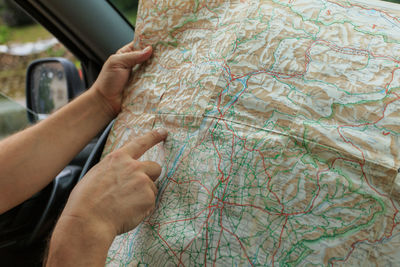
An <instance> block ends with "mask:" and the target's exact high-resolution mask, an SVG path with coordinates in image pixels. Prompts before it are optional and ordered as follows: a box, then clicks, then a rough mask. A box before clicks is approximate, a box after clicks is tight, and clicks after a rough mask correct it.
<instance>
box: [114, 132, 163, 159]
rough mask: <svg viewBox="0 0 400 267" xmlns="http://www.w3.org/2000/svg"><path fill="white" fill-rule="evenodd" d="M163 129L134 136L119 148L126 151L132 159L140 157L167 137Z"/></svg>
mask: <svg viewBox="0 0 400 267" xmlns="http://www.w3.org/2000/svg"><path fill="white" fill-rule="evenodd" d="M167 136H168V132H167V130H165V129H157V130H153V131H151V132H148V133H146V134H144V135H142V136H140V137H137V138H135V139H134V140H132V141H131V142H130V143H128V144H127V145H125V146H124V147H122V148H121V149H122V150H123V151H125V152H126V153H128V155H130V156H131V157H132V158H133V159H138V158H140V157H141V156H142V155H143V154H144V153H145V152H146V151H147V150H149V149H150V148H152V147H153V146H155V145H156V144H158V143H160V142H161V141H163V140H165V138H167Z"/></svg>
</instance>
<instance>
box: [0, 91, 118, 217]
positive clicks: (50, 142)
mask: <svg viewBox="0 0 400 267" xmlns="http://www.w3.org/2000/svg"><path fill="white" fill-rule="evenodd" d="M112 117H113V115H112V112H111V110H110V107H108V106H107V104H106V103H105V102H104V100H103V99H102V98H101V97H100V95H99V94H98V92H97V91H96V90H93V89H91V90H89V91H88V92H86V93H84V94H83V95H81V96H80V97H78V98H77V99H75V100H74V101H73V102H72V103H70V104H69V105H67V106H65V107H64V108H62V109H60V110H59V111H57V112H56V113H54V114H53V115H51V116H50V117H49V118H47V119H46V120H44V121H42V122H40V123H38V124H36V125H34V126H32V127H30V128H28V129H26V130H25V131H22V132H20V133H18V134H16V135H14V136H11V137H10V138H8V139H6V140H4V141H2V142H1V143H0V162H1V164H0V214H1V213H3V212H5V211H6V210H8V209H10V208H12V207H14V206H16V205H18V204H19V203H21V202H23V201H24V200H26V199H28V198H29V197H30V196H32V195H33V194H34V193H36V192H38V191H40V190H41V189H42V188H44V187H45V186H46V185H47V184H48V183H49V182H50V181H51V180H52V179H54V177H55V176H56V175H57V174H58V173H59V172H60V171H61V170H62V169H63V168H64V167H65V166H66V165H67V164H68V163H69V162H70V161H71V160H72V159H73V157H74V156H75V155H76V154H77V153H78V152H79V151H80V150H81V149H82V148H83V147H84V146H85V145H86V144H87V143H88V142H89V141H90V140H91V139H92V138H93V137H94V136H95V135H96V134H97V133H98V132H99V131H100V130H101V129H102V128H103V127H105V126H106V125H107V123H108V122H109V121H110V120H111V119H112Z"/></svg>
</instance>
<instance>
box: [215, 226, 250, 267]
mask: <svg viewBox="0 0 400 267" xmlns="http://www.w3.org/2000/svg"><path fill="white" fill-rule="evenodd" d="M222 229H223V230H224V231H226V232H228V233H229V234H231V235H233V236H234V237H235V238H236V240H237V241H238V242H239V245H240V247H241V248H242V250H243V253H244V255H245V256H246V259H247V260H248V261H249V263H250V265H251V266H254V264H253V263H252V262H251V260H250V258H249V256H248V255H247V252H246V249H245V248H244V246H243V244H242V241H240V239H239V237H238V236H237V235H235V234H234V233H232V232H231V231H229V230H228V229H226V228H225V227H223V228H222Z"/></svg>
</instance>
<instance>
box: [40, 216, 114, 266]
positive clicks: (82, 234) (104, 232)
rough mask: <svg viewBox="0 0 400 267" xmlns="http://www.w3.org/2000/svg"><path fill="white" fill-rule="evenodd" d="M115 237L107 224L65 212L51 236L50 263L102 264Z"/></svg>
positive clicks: (62, 264) (72, 264)
mask: <svg viewBox="0 0 400 267" xmlns="http://www.w3.org/2000/svg"><path fill="white" fill-rule="evenodd" d="M114 237H115V233H114V231H113V229H112V228H110V227H108V226H107V225H105V224H101V223H98V222H94V221H92V220H90V218H83V217H78V216H70V215H61V217H60V219H59V220H58V222H57V225H56V227H55V229H54V232H53V235H52V237H51V241H50V248H49V256H48V261H47V266H53V265H54V266H89V265H90V266H97V265H99V266H102V265H104V264H105V261H106V258H107V252H108V249H109V247H110V246H111V243H112V241H113V240H114Z"/></svg>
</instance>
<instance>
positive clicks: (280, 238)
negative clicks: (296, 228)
mask: <svg viewBox="0 0 400 267" xmlns="http://www.w3.org/2000/svg"><path fill="white" fill-rule="evenodd" d="M287 221H288V216H286V218H285V223H284V224H283V226H282V229H281V234H280V235H279V243H278V247H277V248H276V250H275V252H274V254H272V267H274V264H275V255H276V253H277V252H278V250H279V248H280V247H281V244H282V235H283V230H284V229H285V226H286V223H287Z"/></svg>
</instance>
